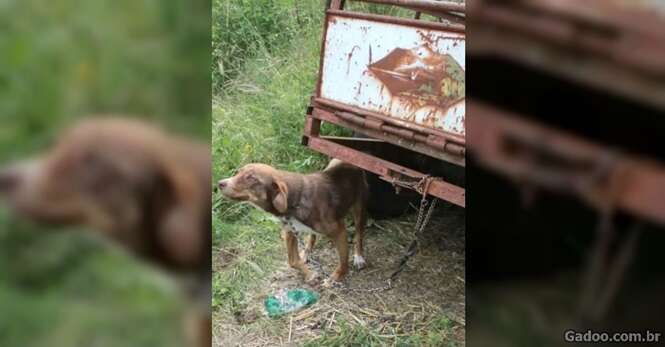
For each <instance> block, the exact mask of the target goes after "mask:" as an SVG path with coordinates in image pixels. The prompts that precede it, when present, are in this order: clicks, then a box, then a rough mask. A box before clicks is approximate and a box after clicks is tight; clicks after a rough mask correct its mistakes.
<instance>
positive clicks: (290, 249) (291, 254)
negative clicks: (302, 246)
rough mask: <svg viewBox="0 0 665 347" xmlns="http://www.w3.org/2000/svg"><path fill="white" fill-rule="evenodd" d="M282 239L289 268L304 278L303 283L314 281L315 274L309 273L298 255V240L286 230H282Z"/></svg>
mask: <svg viewBox="0 0 665 347" xmlns="http://www.w3.org/2000/svg"><path fill="white" fill-rule="evenodd" d="M282 238H283V239H284V240H285V241H286V252H287V254H288V258H289V266H290V267H292V268H294V269H297V270H300V272H302V274H303V275H304V276H305V282H312V281H313V280H315V279H316V273H315V272H313V271H311V270H310V269H309V268H308V267H307V265H306V264H305V262H304V261H303V260H302V259H301V258H300V254H299V253H298V239H297V238H296V235H294V234H293V232H291V231H290V230H288V229H282Z"/></svg>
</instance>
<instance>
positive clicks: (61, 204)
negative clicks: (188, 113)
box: [0, 118, 211, 341]
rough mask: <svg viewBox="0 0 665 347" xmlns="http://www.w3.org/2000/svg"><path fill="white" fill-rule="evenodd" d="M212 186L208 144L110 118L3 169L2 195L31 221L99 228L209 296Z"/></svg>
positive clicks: (77, 130) (83, 124)
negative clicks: (186, 278)
mask: <svg viewBox="0 0 665 347" xmlns="http://www.w3.org/2000/svg"><path fill="white" fill-rule="evenodd" d="M209 182H210V150H209V147H208V146H206V145H203V144H199V143H195V142H191V141H188V140H185V139H182V138H178V137H175V136H173V135H170V134H167V133H165V132H163V131H162V130H160V129H157V128H154V127H152V126H150V125H147V124H144V123H141V122H138V121H135V120H129V119H117V118H103V119H94V120H87V121H83V122H81V123H80V124H78V125H76V126H74V127H73V128H71V129H70V130H69V131H67V132H65V133H64V134H63V135H62V136H61V137H60V139H59V140H58V141H57V143H56V144H55V146H54V147H53V148H51V150H49V151H47V152H46V153H44V154H43V155H41V156H40V157H39V158H37V159H34V160H31V161H26V162H22V163H17V164H15V165H12V166H9V167H7V168H4V169H2V170H0V197H1V198H3V199H2V200H4V201H5V202H7V203H8V205H9V206H10V208H11V209H13V210H14V211H15V212H16V213H17V214H19V215H21V216H24V217H26V218H29V219H32V220H35V221H39V222H43V223H48V224H61V225H86V226H89V227H90V228H91V229H95V230H99V231H101V232H102V233H103V234H105V235H106V236H107V237H108V238H110V239H112V240H115V241H116V242H117V243H119V244H121V245H122V246H124V247H126V248H127V249H129V250H131V251H132V252H133V253H134V254H137V255H138V256H140V257H142V258H144V259H147V260H149V261H151V262H153V263H155V264H158V265H159V266H161V267H162V268H164V269H166V270H167V271H170V272H171V273H178V274H184V275H187V276H189V277H194V278H196V279H197V280H196V282H197V283H198V285H196V286H195V287H196V289H194V290H193V291H195V292H198V293H204V292H206V291H207V292H208V293H209V289H207V290H206V289H205V288H208V287H209V276H210V247H211V240H210V238H211V226H210V210H211V188H210V183H209ZM204 300H205V299H204ZM206 301H207V302H208V305H209V301H208V300H206ZM206 321H207V322H208V321H209V317H208V318H207V320H206ZM199 338H200V337H199ZM205 339H206V340H207V341H209V340H210V338H209V337H208V338H205Z"/></svg>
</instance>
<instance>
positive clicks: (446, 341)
mask: <svg viewBox="0 0 665 347" xmlns="http://www.w3.org/2000/svg"><path fill="white" fill-rule="evenodd" d="M338 324H339V327H338V328H337V329H336V330H334V331H329V332H325V333H324V335H322V336H321V337H318V338H315V339H312V340H310V341H307V342H306V343H305V344H304V345H303V347H380V346H398V347H411V346H419V347H443V346H445V347H457V346H460V344H459V343H457V342H456V341H454V340H453V339H451V336H452V335H453V332H452V329H453V324H452V322H451V321H450V320H449V319H448V318H446V317H445V316H442V317H439V318H436V319H433V320H432V321H431V322H430V324H429V326H427V327H424V328H423V329H422V330H421V331H419V332H418V333H417V334H411V335H406V336H405V335H390V334H379V333H378V332H377V331H376V330H375V329H372V328H370V327H365V326H362V325H358V324H352V323H350V322H347V321H339V322H338Z"/></svg>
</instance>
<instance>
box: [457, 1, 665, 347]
mask: <svg viewBox="0 0 665 347" xmlns="http://www.w3.org/2000/svg"><path fill="white" fill-rule="evenodd" d="M664 5H665V2H663V1H603V0H600V1H597V0H585V1H572V0H556V1H490V0H487V1H478V0H476V1H469V2H468V8H469V11H468V16H469V25H470V27H469V30H468V31H469V37H470V38H469V55H468V57H469V64H470V69H469V74H470V76H469V78H468V80H469V81H470V83H469V95H470V98H471V99H470V101H469V106H470V110H471V111H470V116H469V118H468V120H469V123H467V126H468V128H469V129H470V131H469V149H470V150H469V154H470V159H472V160H471V162H470V166H469V170H468V174H469V177H468V181H467V182H468V184H469V186H470V187H471V188H470V192H469V196H468V202H469V210H468V212H469V215H468V219H467V220H468V224H469V230H471V231H472V232H471V234H470V235H469V236H468V238H467V248H468V251H469V254H470V255H471V256H470V258H469V263H468V275H469V277H470V281H469V282H468V283H469V287H468V288H469V290H468V302H469V306H468V308H469V311H468V314H469V318H468V321H469V322H470V324H469V326H468V334H469V335H468V341H469V343H470V344H472V345H483V346H485V345H491V346H503V345H505V346H533V345H553V346H558V345H564V344H565V341H564V338H563V337H564V331H565V330H567V329H576V330H578V331H583V332H584V331H586V329H596V331H609V332H615V331H635V332H643V331H644V330H646V329H647V328H648V329H651V331H656V332H661V333H662V332H663V331H665V330H664V329H665V327H664V326H663V322H665V319H664V318H665V317H664V316H663V312H665V310H664V309H663V308H664V307H665V302H663V300H662V295H658V294H656V293H658V292H662V288H663V284H664V283H665V281H664V280H665V277H664V276H663V275H664V272H665V271H664V270H665V269H663V268H662V267H661V266H659V265H656V264H663V260H664V259H663V254H662V251H661V250H660V248H661V247H662V245H663V242H665V238H664V237H663V233H662V232H663V226H665V205H664V204H663V199H662V197H663V196H665V152H663V148H665V146H663V144H664V143H663V139H664V138H663V136H662V134H663V133H665V118H664V116H665V103H664V102H665V32H663V30H662V28H663V27H664V26H665V16H663V11H662V9H663V8H665V6H664Z"/></svg>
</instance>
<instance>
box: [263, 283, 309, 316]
mask: <svg viewBox="0 0 665 347" xmlns="http://www.w3.org/2000/svg"><path fill="white" fill-rule="evenodd" d="M318 300H319V293H317V292H315V291H313V290H309V289H302V288H297V289H290V290H285V289H282V290H281V291H280V292H278V293H277V294H275V295H271V296H268V297H267V298H266V300H265V307H266V312H268V317H270V318H275V317H279V316H282V315H284V314H287V313H290V312H295V311H298V310H300V309H302V308H305V307H307V306H310V305H312V304H314V303H315V302H317V301H318Z"/></svg>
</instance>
